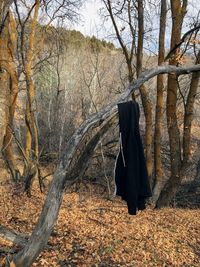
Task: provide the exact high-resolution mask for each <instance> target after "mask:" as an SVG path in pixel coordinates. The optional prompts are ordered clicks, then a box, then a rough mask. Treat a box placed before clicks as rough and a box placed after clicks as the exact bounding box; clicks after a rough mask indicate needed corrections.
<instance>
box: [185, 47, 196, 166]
mask: <svg viewBox="0 0 200 267" xmlns="http://www.w3.org/2000/svg"><path fill="white" fill-rule="evenodd" d="M199 63H200V51H199V53H198V55H197V59H196V64H199ZM199 77H200V72H196V73H193V74H192V79H191V83H190V90H189V93H188V97H187V102H186V107H185V114H184V128H183V165H185V164H186V163H187V162H188V161H189V159H190V155H191V153H190V146H191V128H192V120H193V112H194V102H195V97H196V94H197V89H198V84H199Z"/></svg>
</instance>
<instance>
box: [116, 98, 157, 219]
mask: <svg viewBox="0 0 200 267" xmlns="http://www.w3.org/2000/svg"><path fill="white" fill-rule="evenodd" d="M118 114H119V131H120V150H119V154H118V156H117V160H116V164H115V183H116V195H118V196H121V197H122V199H123V200H125V201H126V202H127V206H128V213H129V214H131V215H136V212H137V210H144V209H145V200H146V198H148V197H151V196H152V193H151V189H150V184H149V179H148V174H147V168H146V162H145V157H144V150H143V145H142V141H141V138H140V131H139V116H140V114H139V105H138V103H136V102H133V101H129V102H126V103H120V104H118Z"/></svg>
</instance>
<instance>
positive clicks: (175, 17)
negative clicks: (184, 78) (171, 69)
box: [156, 0, 187, 207]
mask: <svg viewBox="0 0 200 267" xmlns="http://www.w3.org/2000/svg"><path fill="white" fill-rule="evenodd" d="M186 8H187V0H184V1H183V4H181V1H180V0H171V10H172V34H171V49H173V47H174V46H175V45H176V44H177V43H179V42H180V39H181V29H182V24H183V19H184V16H185V14H186ZM179 52H180V51H179V49H178V50H177V51H176V53H175V55H174V57H173V58H171V59H170V60H169V64H170V65H174V66H176V65H178V57H179ZM177 91H178V84H177V75H176V74H174V73H173V74H169V75H168V84H167V106H166V110H167V126H168V134H169V146H170V162H171V176H170V178H169V180H168V181H167V183H166V185H165V187H164V190H162V192H161V194H160V196H159V199H158V201H157V204H156V205H157V207H160V206H165V205H169V203H170V201H171V199H172V198H173V197H174V196H175V193H176V190H177V187H178V185H179V184H180V181H181V176H180V168H181V144H180V133H179V128H178V122H177V114H176V104H177Z"/></svg>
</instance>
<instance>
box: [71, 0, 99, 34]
mask: <svg viewBox="0 0 200 267" xmlns="http://www.w3.org/2000/svg"><path fill="white" fill-rule="evenodd" d="M101 6H102V5H101V4H100V1H98V0H96V1H95V0H89V1H86V3H85V4H84V6H83V7H82V8H81V17H82V23H80V24H79V25H76V26H75V28H76V29H77V30H79V31H80V32H82V33H83V34H84V35H89V36H91V35H93V34H94V35H98V32H99V31H100V24H101V23H100V22H101V20H100V16H99V9H100V8H101ZM101 34H102V33H101Z"/></svg>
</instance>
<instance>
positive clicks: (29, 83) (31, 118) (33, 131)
mask: <svg viewBox="0 0 200 267" xmlns="http://www.w3.org/2000/svg"><path fill="white" fill-rule="evenodd" d="M39 8H40V0H36V1H35V6H34V15H33V18H32V20H31V33H30V35H29V40H28V43H29V45H28V50H27V51H26V61H25V62H24V61H23V60H22V61H23V63H24V72H25V79H26V89H27V101H26V114H25V121H26V145H25V154H26V159H27V160H28V163H27V164H25V168H24V180H25V191H26V192H27V194H28V195H29V196H30V195H31V185H32V182H33V179H34V177H36V176H37V175H38V157H39V145H38V129H37V125H36V120H35V114H34V106H33V102H34V100H35V84H34V81H33V61H34V57H35V55H34V53H35V38H36V26H37V18H38V12H39ZM21 38H24V36H22V37H21ZM22 49H23V48H22ZM33 142H34V145H35V147H34V148H32V146H33ZM33 151H34V155H33V153H32V152H33Z"/></svg>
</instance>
